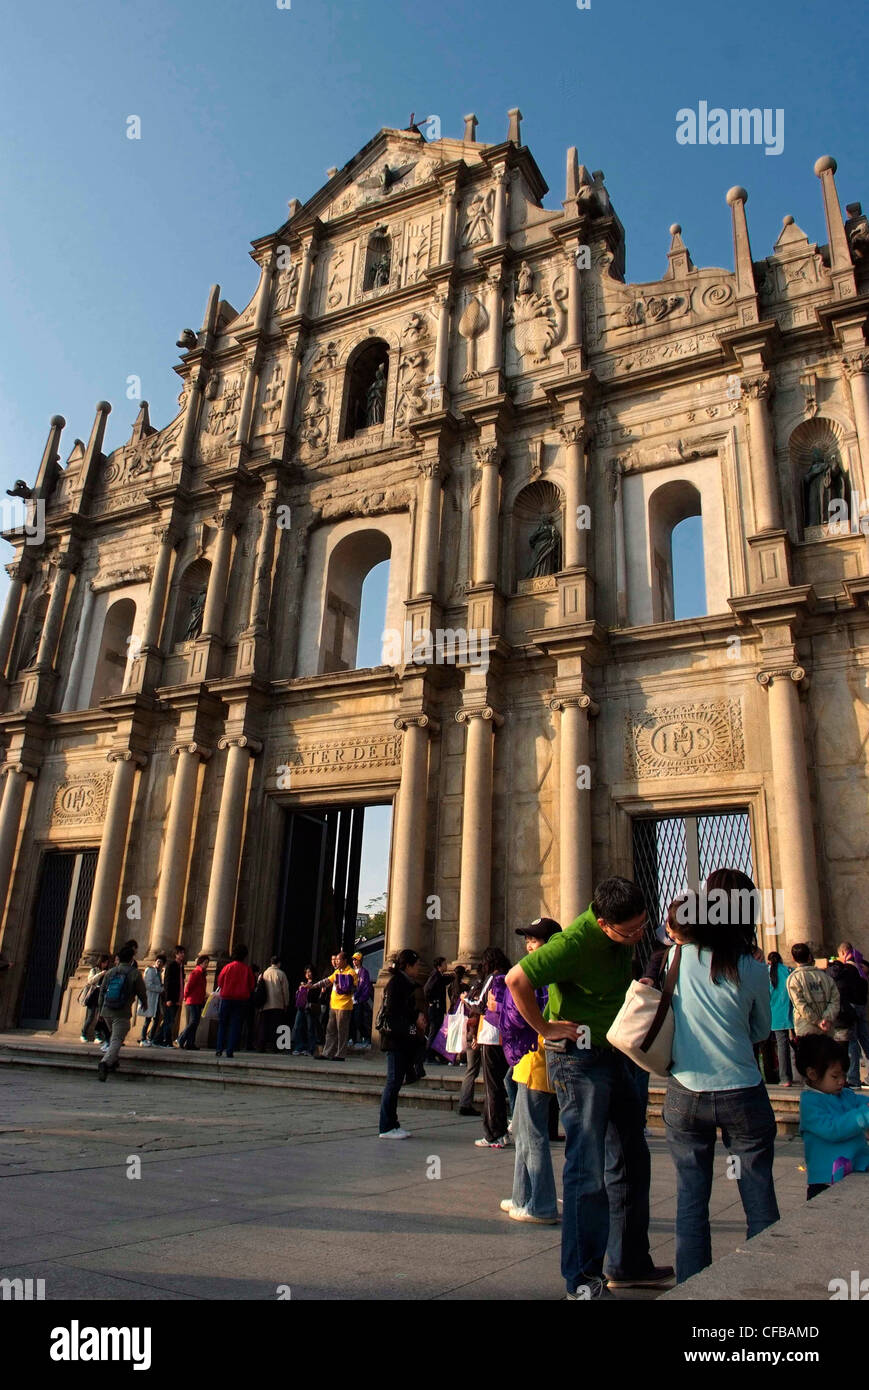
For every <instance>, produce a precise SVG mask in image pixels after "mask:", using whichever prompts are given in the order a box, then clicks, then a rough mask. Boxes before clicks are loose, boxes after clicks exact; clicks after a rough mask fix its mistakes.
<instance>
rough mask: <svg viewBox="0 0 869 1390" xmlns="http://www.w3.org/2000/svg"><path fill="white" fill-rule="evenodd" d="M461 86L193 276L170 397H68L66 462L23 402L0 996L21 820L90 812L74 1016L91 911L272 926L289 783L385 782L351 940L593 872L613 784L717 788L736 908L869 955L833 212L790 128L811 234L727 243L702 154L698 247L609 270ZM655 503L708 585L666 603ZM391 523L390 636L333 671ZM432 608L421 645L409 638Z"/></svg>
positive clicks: (122, 917) (553, 890)
mask: <svg viewBox="0 0 869 1390" xmlns="http://www.w3.org/2000/svg"><path fill="white" fill-rule="evenodd" d="M475 125H476V123H475V122H474V121H473V120H472V119H469V120H468V122H466V130H465V138H464V139H459V140H455V139H447V138H444V139H440V140H438V141H436V142H434V143H426V141H425V140H424V139H423V137H422V136H421V135H420V134H419V133H418V132H417V131H416V130H414V129H410V130H406V131H398V130H389V129H385V130H381V131H380V133H379V134H378V135H377V136H376V137H375V138H374V139H373V140H372V141H371V142H370V143H369V144H368V145H367V146H366V147H365V148H364V149H363V150H362V151H361V152H360V153H359V154H358V155H357V156H356V157H355V158H354V159H352V160H351V161H350V163H349V164H347V165H346V166H345V168H344V169H342V170H341V171H340V172H339V171H333V172H331V173H330V177H329V180H328V182H327V184H326V185H325V186H324V187H323V188H322V189H321V190H320V191H319V192H318V193H317V194H316V195H315V196H314V197H313V198H311V199H310V201H309V202H307V203H305V204H304V205H301V204H299V203H298V202H296V201H294V202H293V203H291V204H290V215H289V218H288V220H287V221H286V222H285V223H284V225H283V226H282V227H281V228H280V229H279V230H278V231H277V232H275V233H274V234H272V235H269V236H266V237H262V238H260V239H258V240H257V241H255V242H254V243H253V252H252V255H253V258H254V260H255V261H256V263H257V265H258V267H259V272H260V277H259V283H258V285H257V288H256V291H255V293H254V296H253V298H252V300H251V302H250V304H248V305H247V307H246V308H245V309H244V310H243V311H242V312H241V313H238V312H237V311H236V310H235V309H233V308H232V306H231V305H229V304H228V303H226V301H225V300H222V299H221V297H220V292H219V287H217V286H215V287H214V288H213V290H212V292H211V295H210V297H209V301H208V306H207V311H206V315H205V320H204V323H203V326H202V329H201V331H200V332H199V333H195V332H193V331H192V330H185V332H184V334H183V335H182V337H181V340H180V341H179V347H181V348H182V349H183V352H182V357H181V361H180V364H179V365H178V366H176V368H175V370H176V372H177V373H178V375H179V377H180V378H181V383H182V389H181V394H180V397H179V411H178V414H177V416H176V418H175V419H174V420H173V421H172V422H171V423H170V424H169V425H167V426H166V427H165V428H163V429H156V428H154V427H153V426H152V425H151V422H150V419H149V414H148V408H147V405H145V404H143V405H142V407H141V410H140V411H139V415H138V418H137V420H136V422H135V424H134V427H133V431H132V436H131V439H130V441H129V443H128V444H126V445H124V446H123V447H121V448H119V449H116V450H114V451H113V452H112V453H111V454H109V455H108V456H106V455H105V454H104V453H103V451H102V442H103V436H104V431H105V426H106V419H107V415H108V413H109V409H110V407H109V406H108V405H107V404H106V403H104V402H101V403H100V404H99V406H98V407H97V412H96V418H95V421H94V425H93V428H92V430H91V433H90V437H89V439H88V441H87V443H86V444H85V443H83V442H82V441H79V440H77V441H76V442H75V445H74V447H73V449H72V451H71V453H70V454H69V457H68V459H67V462H66V465H65V467H61V466H60V465H59V447H60V436H61V431H62V429H63V426H64V421H63V420H62V418H61V417H59V416H57V417H54V419H53V420H52V423H51V429H50V433H49V437H48V441H47V444H46V448H45V452H44V455H43V458H42V462H41V465H40V468H39V471H38V476H37V479H36V482H35V485H34V487H33V489H32V493H33V499H34V500H35V501H36V502H37V503H42V504H43V505H44V507H45V528H46V529H45V539H44V543H42V544H40V545H32V544H28V543H26V539H27V538H26V537H25V535H24V532H23V531H22V532H9V533H7V534H6V539H7V540H8V541H9V542H11V544H12V545H13V546H14V548H15V558H14V560H13V562H12V563H11V564H10V565H9V566H8V567H7V568H8V570H9V573H10V575H11V578H12V585H11V589H10V593H9V597H8V601H7V606H6V611H5V614H4V617H3V622H2V627H0V675H2V708H3V713H2V714H0V735H2V741H3V745H4V747H5V762H4V763H3V766H2V773H3V774H4V776H3V790H2V802H0V907H2V910H3V917H2V928H0V951H2V956H3V958H4V959H5V961H6V962H8V963H9V964H10V967H11V968H9V969H8V970H6V972H5V974H4V975H2V976H0V1025H10V1024H12V1023H14V1022H15V1021H16V1020H17V1019H18V1017H19V1016H20V1015H21V1008H22V997H23V993H24V989H25V976H26V972H27V966H28V960H29V959H30V957H31V954H32V950H33V935H34V930H35V928H34V915H35V905H36V900H37V894H38V891H39V884H40V881H41V880H40V875H41V873H42V872H43V866H44V863H45V860H46V856H47V854H48V852H49V851H52V850H57V849H67V850H69V849H77V850H83V849H87V848H91V849H93V850H98V856H97V859H96V867H95V872H94V877H93V886H92V891H91V896H90V899H89V902H88V904H87V926H86V933H85V939H84V944H83V946H82V950H81V953H80V955H79V956H78V957H77V964H76V965H75V969H74V970H73V971H72V974H71V975H69V972H68V971H67V972H66V973H67V974H68V975H69V979H68V983H66V987H65V995H64V999H63V1002H62V1004H61V1006H60V1026H61V1027H62V1028H68V1029H71V1028H73V1027H76V1026H77V1023H78V1012H77V1009H76V1008H75V1007H74V1006H73V1004H72V1001H73V1000H74V998H75V996H76V994H77V992H78V989H79V987H80V984H81V980H82V979H83V978H84V975H83V972H84V970H85V967H86V966H87V965H88V964H89V963H90V962H91V961H92V960H93V959H95V957H96V955H97V954H98V953H99V952H100V951H101V950H104V949H107V948H108V947H109V946H111V945H113V944H117V943H119V942H121V941H123V940H125V939H126V938H127V937H129V936H130V935H134V936H136V937H137V938H138V940H139V944H140V951H139V955H140V958H141V959H146V958H148V957H150V956H152V955H153V953H154V951H155V950H156V949H158V948H159V947H166V946H171V945H173V944H174V943H175V941H176V940H182V941H183V942H184V943H185V944H186V945H187V947H188V950H189V951H190V952H191V953H195V952H196V951H199V950H206V951H209V952H210V953H211V954H212V956H219V955H220V954H222V953H225V952H226V950H227V948H228V947H229V946H230V944H231V943H232V941H233V940H237V939H244V940H245V941H247V942H248V943H249V945H250V947H251V952H252V955H253V956H254V958H255V959H257V960H259V961H262V960H263V959H264V958H265V957H267V956H268V954H269V953H270V952H271V950H272V948H273V942H274V933H275V894H276V884H277V880H278V876H279V873H280V866H281V855H282V844H283V838H282V837H283V826H284V823H285V821H286V810H287V808H296V809H298V808H304V807H306V806H307V807H320V808H321V807H325V806H330V805H339V804H340V805H348V804H350V805H352V804H359V805H362V804H370V803H371V802H388V801H392V800H393V799H394V801H395V810H394V816H393V831H392V851H391V867H390V891H389V915H388V940H387V949H389V950H395V949H398V948H400V947H402V946H407V945H409V946H414V947H416V948H418V949H419V950H420V951H421V952H422V953H423V954H424V955H425V956H426V957H429V958H430V957H431V956H433V955H434V954H443V955H446V956H448V957H449V958H450V959H462V960H466V961H470V962H473V961H474V960H475V959H476V958H478V956H479V953H480V951H481V950H482V949H483V947H485V946H486V945H487V944H488V943H489V942H490V940H491V941H494V942H495V943H500V944H502V945H505V946H506V947H507V949H508V950H509V949H510V941H511V940H512V939H513V937H512V929H513V927H515V926H516V925H517V924H520V923H522V922H525V921H527V920H530V919H531V918H533V917H535V916H537V915H539V914H541V913H542V914H545V915H550V916H554V917H556V918H559V919H561V920H563V921H569V920H571V919H572V918H573V917H574V916H575V915H576V913H577V912H578V911H580V910H581V909H583V908H584V907H585V906H586V905H587V903H588V901H589V898H590V896H591V889H592V885H593V883H594V881H595V879H596V878H597V877H601V876H603V875H604V874H606V873H609V872H621V873H626V874H631V873H632V871H633V854H634V849H633V842H632V826H633V823H634V821H635V819H636V818H637V817H649V816H654V815H660V816H678V815H683V814H686V815H690V814H696V813H698V812H715V811H717V812H725V811H727V810H728V809H729V808H741V809H742V810H744V811H747V813H748V817H749V821H750V827H751V843H752V862H753V870H754V875H755V878H756V881H757V882H758V884H759V885H760V886H761V887H762V888H766V889H770V888H773V889H780V890H781V891H782V893H783V897H784V921H783V923H782V921H781V919H779V922H778V927H779V935H778V937H777V938H775V940H774V939H772V938H770V939H769V940H768V941H767V943H766V944H767V947H771V946H772V945H774V944H775V941H776V940H777V941H778V943H779V944H781V943H782V942H783V941H784V942H787V941H793V940H796V939H805V938H809V939H812V940H816V941H820V940H822V939H824V940H826V941H827V942H828V943H830V942H835V941H837V940H838V939H840V938H842V937H850V938H851V939H852V940H853V941H854V942H855V944H858V945H861V946H862V948H863V950H864V951H869V936H867V930H869V929H867V926H866V916H865V903H866V901H867V899H869V867H867V862H866V827H867V793H869V783H867V771H866V749H867V740H869V694H867V676H866V671H867V665H869V614H867V595H869V556H867V538H866V533H865V530H864V529H862V527H861V514H862V512H863V511H864V510H865V508H864V506H863V504H862V503H861V499H862V498H864V497H865V496H866V494H867V492H869V379H867V371H869V348H867V345H866V337H865V325H866V322H867V315H869V297H867V292H869V255H867V242H869V228H867V223H866V219H865V218H864V217H863V216H862V213H861V211H860V209H859V205H852V206H851V207H849V209H848V214H849V215H848V218H847V220H846V221H844V220H843V218H842V215H841V212H840V209H839V203H838V200H837V195H836V190H835V185H834V173H835V163H834V161H832V160H831V159H829V158H826V159H822V160H819V161H818V164H817V166H816V170H815V172H816V174H817V175H818V177H819V179H820V185H821V193H822V199H823V207H824V212H825V217H826V227H827V238H828V240H827V243H826V244H825V245H820V246H819V245H816V244H814V243H812V242H810V241H809V239H808V238H807V237H806V236H805V234H804V233H803V232H802V231H800V229H799V228H798V227H796V226H795V225H794V223H793V219H791V218H785V223H784V226H783V229H782V232H781V235H780V236H779V238H778V241H777V242H776V245H775V247H774V248H773V251H772V254H771V255H769V256H768V257H766V258H765V259H763V260H760V261H753V259H752V253H751V248H750V244H749V236H748V228H747V222H746V215H745V204H746V199H747V194H746V193H745V191H744V190H743V189H739V188H736V189H731V191H730V193H729V194H728V195H727V202H728V203H729V205H730V215H731V217H732V223H733V236H734V248H735V267H734V269H733V270H727V269H716V268H706V269H700V268H697V267H695V266H694V265H693V263H692V261H691V257H690V255H689V252H688V250H687V249H686V246H685V243H684V241H683V239H682V235H681V229H680V228H679V227H678V226H674V227H673V228H671V244H670V249H669V253H668V256H667V269H666V271H665V273H664V275H663V276H662V278H661V280H659V281H657V282H654V283H651V284H641V285H637V284H627V283H625V280H624V267H625V245H624V232H623V228H622V225H621V223H620V221H619V219H618V217H617V215H616V213H615V211H614V209H613V207H612V204H611V202H610V198H609V194H608V192H607V190H606V186H605V183H604V178H603V175H602V174H601V173H594V174H593V175H592V174H589V173H588V171H587V170H586V169H585V168H584V167H583V166H581V165H579V164H578V161H577V156H576V151H575V150H570V151H569V152H568V158H567V180H566V191H565V199H564V202H563V206H562V209H561V210H560V211H550V210H547V209H544V207H543V206H542V198H543V195H544V194H545V193H546V191H547V188H546V184H545V183H544V180H543V177H542V175H541V173H540V171H539V169H538V167H537V165H536V163H535V161H534V159H533V157H532V155H531V153H530V151H529V150H528V149H527V148H525V147H524V146H523V145H522V143H521V134H520V114H519V112H518V111H514V112H511V113H510V127H509V134H508V138H507V140H506V141H505V142H503V143H501V144H496V145H491V144H490V145H487V144H483V143H480V142H477V141H476V139H475V138H474V133H475ZM842 497H845V498H846V499H847V500H848V504H849V506H850V509H851V511H852V513H853V515H852V518H851V520H850V521H849V522H848V523H847V524H846V523H844V522H842V521H841V517H840V516H839V514H838V513H837V512H836V510H835V508H832V510H831V507H832V503H833V502H835V501H838V500H840V499H841V498H842ZM692 515H702V525H703V540H704V557H705V558H704V565H705V577H706V608H707V616H704V617H699V618H693V619H682V620H675V619H674V617H673V594H672V587H673V586H672V565H671V559H670V554H671V551H670V536H671V533H672V530H673V528H674V526H675V525H677V524H678V523H679V522H680V521H681V520H683V519H684V518H686V517H688V516H692ZM386 558H389V559H390V562H391V564H390V583H389V596H388V601H387V628H389V629H393V630H395V631H397V632H398V633H400V634H402V636H403V637H407V638H408V639H409V642H405V641H404V640H402V641H401V642H400V644H399V646H400V650H399V651H397V652H396V653H395V654H394V655H393V656H391V657H390V658H389V660H388V661H385V662H384V664H383V665H382V666H379V667H377V668H374V669H369V670H361V671H360V670H356V669H354V663H355V638H356V631H357V629H358V618H359V598H360V589H361V584H362V581H363V579H364V577H365V575H366V574H367V573H368V572H369V571H370V569H371V568H372V567H373V565H375V564H377V563H378V562H380V561H382V560H383V559H386ZM438 632H442V633H446V634H448V635H449V634H452V639H451V640H453V642H454V643H455V642H458V645H459V650H458V651H457V652H455V651H454V652H453V656H452V658H451V659H447V660H443V659H440V657H439V655H438V654H437V647H436V654H435V655H434V656H430V659H428V660H426V659H425V658H424V657H423V659H422V660H417V661H414V660H413V651H412V650H408V648H409V647H410V648H412V647H413V646H414V644H415V643H419V642H422V643H423V647H424V640H425V634H426V633H430V634H437V633H438ZM481 633H482V634H490V636H489V638H488V639H487V640H486V641H485V642H484V648H483V649H482V656H483V658H484V659H481V654H480V650H474V649H473V648H472V649H471V650H467V649H465V648H464V647H462V642H464V641H465V640H466V639H468V638H470V637H472V636H473V634H481ZM457 634H458V636H457ZM417 654H418V653H417ZM131 901H135V902H137V903H138V904H139V907H138V914H139V915H137V914H136V912H135V911H134V912H133V913H132V915H131V913H130V911H129V908H128V906H127V905H128V904H129V903H130V902H131ZM432 904H434V906H432ZM59 910H60V909H59ZM41 920H42V919H41ZM782 925H783V927H784V931H783V933H781V927H782ZM44 929H45V924H44V921H43V922H42V926H41V927H40V930H44ZM58 939H59V938H58ZM146 942H147V949H146V945H145V943H146Z"/></svg>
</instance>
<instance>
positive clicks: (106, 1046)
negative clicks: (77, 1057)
mask: <svg viewBox="0 0 869 1390" xmlns="http://www.w3.org/2000/svg"><path fill="white" fill-rule="evenodd" d="M108 1050H109V1044H108V1043H100V1052H108Z"/></svg>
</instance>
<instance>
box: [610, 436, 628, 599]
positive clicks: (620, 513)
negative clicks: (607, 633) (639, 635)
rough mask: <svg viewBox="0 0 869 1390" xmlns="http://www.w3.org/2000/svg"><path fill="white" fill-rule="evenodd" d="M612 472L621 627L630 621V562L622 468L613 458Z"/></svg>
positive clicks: (617, 597)
mask: <svg viewBox="0 0 869 1390" xmlns="http://www.w3.org/2000/svg"><path fill="white" fill-rule="evenodd" d="M611 468H612V472H611V474H610V490H611V493H612V503H613V518H614V523H615V546H616V617H617V622H618V625H619V627H625V626H626V625H627V621H628V563H627V552H626V549H625V512H624V507H623V506H622V468H621V464H620V463H619V461H618V459H613V461H612V464H611Z"/></svg>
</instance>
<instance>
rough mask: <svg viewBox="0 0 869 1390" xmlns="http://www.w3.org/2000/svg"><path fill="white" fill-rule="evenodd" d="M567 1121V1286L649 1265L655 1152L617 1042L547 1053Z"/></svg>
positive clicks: (631, 1273) (631, 1274) (634, 1272)
mask: <svg viewBox="0 0 869 1390" xmlns="http://www.w3.org/2000/svg"><path fill="white" fill-rule="evenodd" d="M547 1063H548V1068H549V1079H550V1081H551V1082H552V1084H553V1086H554V1087H555V1094H556V1096H557V1097H558V1108H559V1110H560V1111H561V1123H562V1125H563V1127H564V1134H565V1145H564V1213H563V1220H562V1227H561V1273H562V1275H563V1276H564V1280H565V1283H566V1284H567V1291H568V1293H573V1292H574V1291H575V1290H576V1288H577V1286H578V1285H579V1284H582V1283H584V1282H585V1281H587V1280H588V1279H589V1278H592V1277H594V1276H598V1277H599V1276H600V1275H602V1274H603V1275H604V1276H605V1277H609V1278H611V1279H630V1278H638V1277H640V1276H642V1275H645V1274H648V1273H650V1272H651V1270H652V1268H653V1266H652V1260H651V1256H650V1255H649V1182H650V1179H651V1159H650V1157H649V1146H648V1145H647V1143H646V1139H645V1135H644V1133H643V1130H644V1121H645V1108H644V1106H643V1103H642V1100H641V1099H640V1095H639V1092H638V1089H637V1085H636V1081H635V1079H634V1077H633V1076H632V1075H631V1073H630V1071H629V1069H628V1061H627V1058H626V1057H624V1056H623V1055H622V1053H620V1052H616V1051H615V1049H614V1048H611V1047H588V1048H582V1049H580V1048H577V1046H576V1043H572V1042H569V1043H568V1044H567V1050H566V1051H565V1052H550V1053H548V1054H547Z"/></svg>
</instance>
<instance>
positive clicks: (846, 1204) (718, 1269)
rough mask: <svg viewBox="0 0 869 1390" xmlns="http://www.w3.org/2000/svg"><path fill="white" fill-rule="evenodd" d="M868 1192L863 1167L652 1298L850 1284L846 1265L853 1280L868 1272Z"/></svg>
mask: <svg viewBox="0 0 869 1390" xmlns="http://www.w3.org/2000/svg"><path fill="white" fill-rule="evenodd" d="M867 1199H869V1173H852V1174H851V1175H850V1176H849V1177H847V1178H845V1179H843V1181H842V1182H838V1183H836V1184H835V1186H833V1187H831V1188H829V1189H828V1190H827V1191H826V1192H821V1193H820V1194H819V1196H817V1197H815V1198H813V1200H812V1201H811V1202H806V1203H804V1205H803V1206H802V1207H800V1208H799V1210H797V1211H792V1212H790V1213H788V1215H786V1216H784V1217H783V1218H782V1220H781V1221H779V1222H777V1223H776V1225H775V1226H770V1227H769V1229H768V1230H766V1231H763V1232H762V1233H761V1234H760V1235H759V1236H755V1237H754V1239H753V1240H749V1241H746V1242H745V1244H744V1245H741V1246H740V1247H739V1248H738V1249H737V1250H736V1251H735V1252H734V1254H732V1255H725V1256H724V1258H723V1259H721V1260H716V1261H715V1263H714V1264H711V1265H710V1266H709V1268H708V1269H704V1270H702V1271H701V1272H700V1274H695V1275H694V1278H693V1279H688V1280H686V1282H685V1283H684V1284H679V1285H677V1287H676V1288H675V1289H671V1290H670V1292H669V1293H665V1294H663V1295H662V1296H661V1299H660V1300H659V1302H665V1301H666V1300H668V1299H669V1300H670V1301H671V1302H676V1301H681V1302H686V1301H691V1300H697V1301H700V1300H703V1301H711V1300H713V1299H714V1300H715V1302H717V1303H744V1302H746V1301H755V1302H776V1303H778V1302H780V1301H782V1300H791V1301H799V1302H801V1303H804V1302H828V1301H829V1300H830V1299H831V1298H832V1292H831V1290H830V1287H829V1286H830V1283H831V1281H832V1280H834V1279H843V1280H844V1281H845V1283H846V1285H847V1287H848V1289H849V1290H850V1287H851V1282H852V1279H851V1274H852V1270H856V1271H858V1279H857V1281H856V1282H857V1283H858V1284H859V1281H860V1278H861V1277H862V1278H866V1279H869V1206H867ZM835 1287H836V1286H835V1285H834V1289H835ZM866 1288H867V1289H869V1284H867V1285H866ZM844 1296H845V1298H848V1297H849V1296H851V1295H849V1293H847V1292H846V1293H845V1295H844Z"/></svg>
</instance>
